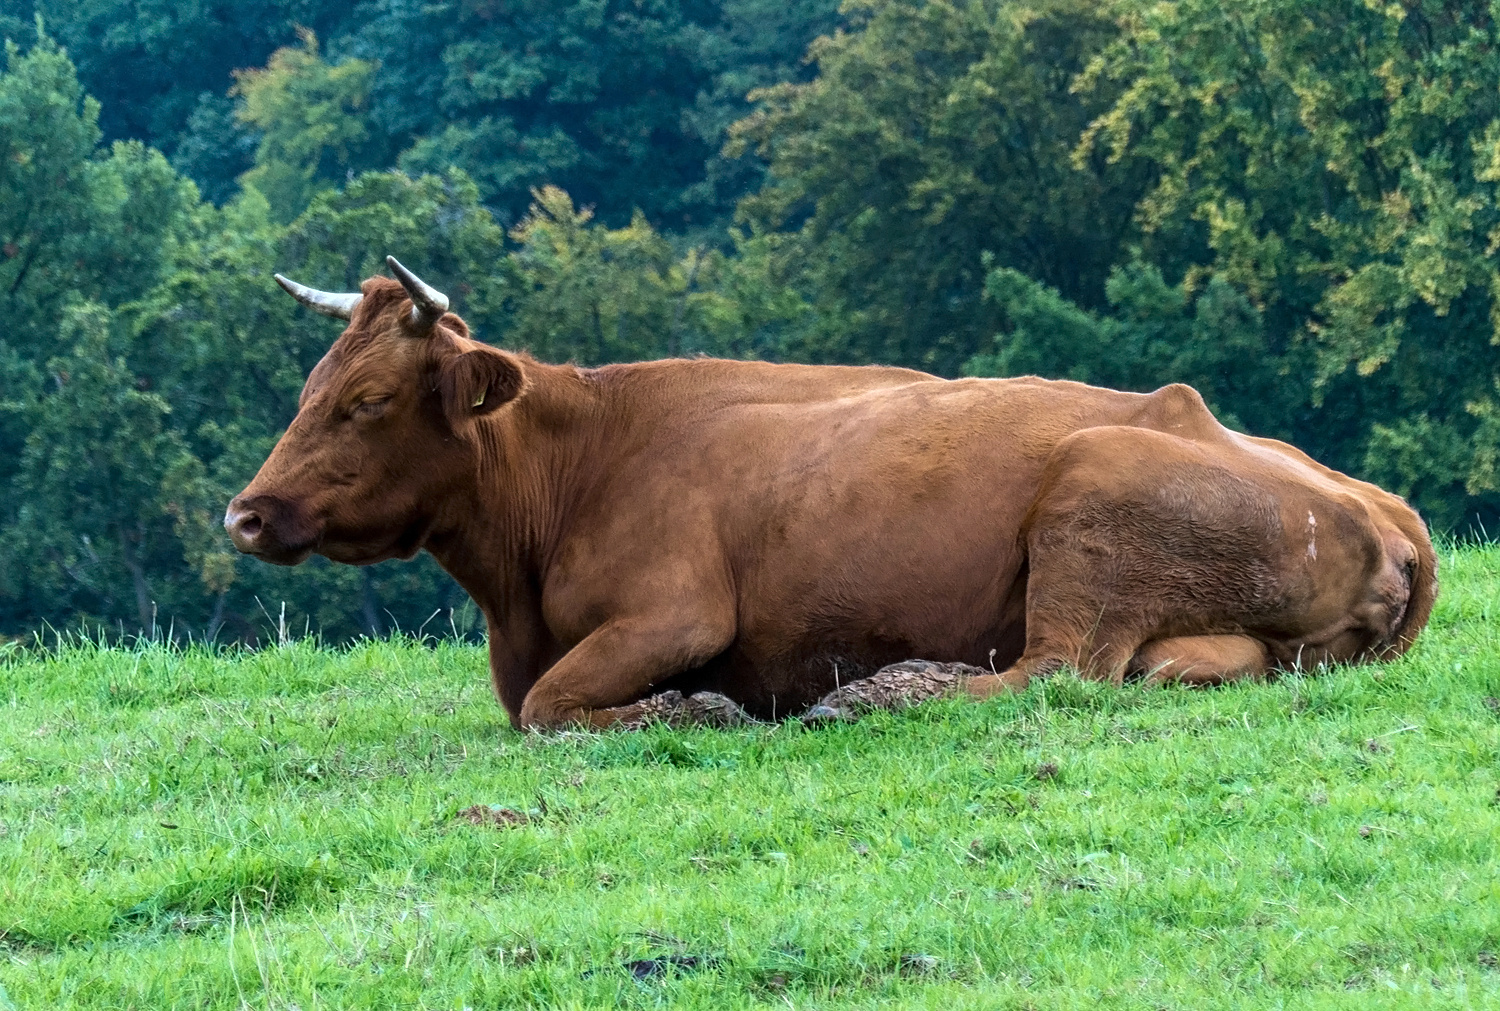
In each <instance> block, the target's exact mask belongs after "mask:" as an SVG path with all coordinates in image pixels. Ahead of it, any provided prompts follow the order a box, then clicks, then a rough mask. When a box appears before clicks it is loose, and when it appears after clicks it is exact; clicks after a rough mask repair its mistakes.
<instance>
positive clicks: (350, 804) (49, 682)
mask: <svg viewBox="0 0 1500 1011" xmlns="http://www.w3.org/2000/svg"><path fill="white" fill-rule="evenodd" d="M1497 597H1500V550H1494V549H1485V550H1480V549H1464V550H1457V551H1455V550H1448V551H1445V552H1444V572H1443V592H1442V596H1441V598H1440V600H1439V603H1438V608H1437V611H1436V614H1435V616H1434V620H1433V623H1432V625H1431V627H1430V628H1429V630H1428V632H1427V633H1426V634H1425V635H1424V637H1423V638H1422V640H1421V642H1420V644H1419V645H1418V648H1417V649H1416V650H1415V651H1414V652H1413V653H1412V654H1411V655H1410V656H1409V657H1407V658H1406V659H1404V660H1402V661H1401V662H1399V663H1396V664H1393V665H1390V666H1388V667H1385V668H1364V669H1350V670H1338V671H1333V672H1329V673H1327V674H1325V675H1323V676H1319V677H1307V678H1302V677H1287V678H1283V679H1282V680H1280V681H1278V682H1277V683H1274V684H1265V685H1246V686H1238V687H1232V688H1226V689H1217V690H1207V691H1188V690H1181V689H1160V690H1143V689H1136V688H1127V689H1124V690H1114V689H1110V688H1105V687H1100V686H1097V685H1092V684H1086V683H1082V682H1080V681H1078V680H1076V679H1070V678H1066V677H1059V678H1055V679H1052V680H1051V681H1050V682H1048V683H1047V684H1046V685H1045V686H1039V687H1033V688H1032V689H1031V690H1030V691H1028V692H1026V693H1024V694H1022V695H1018V696H1014V697H1011V698H1006V699H999V700H994V701H991V702H987V703H983V704H974V703H960V702H937V703H929V704H926V705H923V706H920V707H918V708H916V709H914V710H909V711H907V712H904V713H898V714H877V715H874V716H871V717H869V718H867V719H865V720H864V721H862V722H860V723H857V724H845V725H836V726H826V727H821V728H817V729H806V728H803V727H802V726H800V725H798V724H795V723H791V724H785V725H781V726H767V727H754V728H750V729H743V730H733V731H711V730H697V731H673V730H670V729H667V728H663V727H657V728H653V729H650V730H647V731H644V732H640V733H612V734H564V735H552V736H540V735H526V734H520V733H516V732H514V731H512V730H510V729H509V728H508V727H507V726H506V725H505V723H504V721H503V719H502V717H501V713H500V711H499V709H498V707H497V706H496V704H495V703H494V701H493V700H492V698H491V696H490V694H489V690H488V684H487V679H486V675H485V670H484V660H483V656H482V654H481V652H480V650H478V649H476V648H473V647H470V646H462V645H454V644H449V645H439V646H437V647H435V648H432V647H423V646H420V645H416V644H413V643H410V642H399V641H398V642H372V643H367V644H364V645H360V646H358V647H355V648H352V649H349V650H339V651H332V650H319V649H317V648H315V647H314V646H313V645H311V644H292V645H289V646H285V647H281V648H276V649H268V650H265V651H263V652H258V653H240V652H234V651H221V652H219V653H210V652H205V651H198V650H190V651H185V652H184V651H175V650H170V649H165V648H161V647H142V648H140V649H137V650H110V649H95V648H92V647H87V646H85V647H75V648H64V649H62V650H61V651H60V652H58V653H56V654H53V655H48V656H42V657H37V656H23V655H21V654H20V653H18V652H14V651H13V652H12V653H11V654H9V655H8V656H5V657H0V705H3V706H6V707H7V708H5V709H4V710H3V712H4V718H3V722H0V982H3V990H0V1009H9V1008H11V1007H18V1008H32V1007H36V1008H60V1007H80V1008H130V1007H134V1008H232V1007H243V1006H249V1007H255V1008H259V1007H270V1008H300V1009H303V1011H311V1009H314V1008H333V1007H370V1008H389V1007H410V1008H417V1007H423V1008H428V1007H430V1008H453V1009H459V1008H475V1009H478V1008H498V1007H526V1006H530V1007H561V1008H572V1007H604V1006H626V1007H692V1008H714V1009H719V1008H737V1007H758V1006H767V1007H782V1008H784V1007H794V1008H799V1009H800V1008H845V1007H875V1006H882V1007H886V1006H895V1007H920V1008H942V1009H944V1011H955V1009H960V1008H1034V1009H1044V1008H1089V1009H1095V1008H1206V1007H1234V1008H1260V1007H1266V1008H1270V1007H1275V1008H1311V1007H1319V1008H1321V1007H1339V1008H1342V1007H1349V1008H1355V1007H1357V1008H1369V1007H1390V1008H1397V1007H1400V1008H1407V1007H1500V806H1497V801H1500V796H1497V787H1500V701H1497V697H1500V633H1497V624H1496V621H1495V619H1496V617H1497V614H1496V610H1497V607H1496V601H1497ZM476 805H478V807H477V808H476V807H475V806H476ZM476 821H477V822H479V824H473V822H476Z"/></svg>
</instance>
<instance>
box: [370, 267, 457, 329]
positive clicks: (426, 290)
mask: <svg viewBox="0 0 1500 1011" xmlns="http://www.w3.org/2000/svg"><path fill="white" fill-rule="evenodd" d="M385 263H386V266H388V267H390V268H391V273H392V274H395V275H396V280H398V281H400V282H401V287H403V288H405V289H406V293H407V294H408V295H410V296H411V325H412V329H413V330H417V331H419V332H422V333H425V332H426V331H428V330H431V329H432V325H433V324H434V323H436V322H437V321H438V320H440V319H442V318H443V313H445V312H447V311H448V296H447V295H444V294H443V293H442V292H440V291H438V290H437V289H436V288H434V287H433V286H432V285H430V284H428V283H427V282H426V281H424V280H422V279H421V278H420V277H418V276H417V275H416V274H413V273H412V272H411V271H409V270H407V269H406V268H405V267H403V266H401V261H400V260H398V259H396V258H395V257H394V256H387V257H386V258H385Z"/></svg>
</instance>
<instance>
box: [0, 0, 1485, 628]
mask: <svg viewBox="0 0 1500 1011" xmlns="http://www.w3.org/2000/svg"><path fill="white" fill-rule="evenodd" d="M1497 18H1500V3H1481V2H1476V0H1400V2H1392V3H1384V2H1381V0H1243V2H1239V3H1234V4H1223V3H1221V2H1219V0H1171V2H1161V0H1095V2H1089V3H1083V2H1079V0H930V2H920V0H851V2H848V3H845V4H844V5H843V6H842V7H841V8H840V7H838V6H836V4H835V3H834V2H833V0H776V2H773V0H549V2H547V3H540V2H536V0H510V2H503V0H446V2H441V0H440V2H427V0H422V2H419V0H365V2H361V3H356V4H351V3H348V2H347V0H345V2H340V3H334V2H330V0H270V2H266V3H261V4H244V3H229V2H227V0H67V2H62V0H0V36H3V37H5V38H7V39H9V40H10V41H9V42H8V43H7V47H6V56H5V66H4V71H3V73H0V632H5V633H9V634H24V633H27V632H31V631H34V630H36V629H38V628H41V627H44V626H45V625H47V624H51V625H52V626H54V627H76V626H77V625H78V624H79V623H80V622H82V623H85V624H88V625H90V626H95V627H97V626H99V625H103V626H106V627H108V628H114V629H116V630H118V631H123V632H134V631H136V630H140V629H152V628H157V629H159V630H162V631H166V630H168V629H170V630H171V631H172V633H173V634H175V635H179V636H181V635H186V634H191V635H193V636H194V637H198V636H216V637H218V638H220V639H232V638H245V639H256V638H261V637H264V636H265V635H266V634H267V633H268V630H269V629H271V628H273V627H274V626H276V625H279V624H281V623H282V622H283V621H284V622H285V624H286V625H287V626H290V627H291V628H292V629H294V630H296V631H298V632H300V631H301V630H302V629H304V628H311V629H313V630H320V631H321V632H322V633H323V634H324V635H325V636H328V637H329V638H332V639H338V638H343V637H347V636H351V635H358V634H361V633H367V632H368V633H380V632H383V631H387V630H389V629H390V628H391V626H392V625H393V624H398V625H399V626H400V627H402V628H405V629H408V630H411V629H415V628H417V627H418V626H420V625H421V624H422V623H423V622H424V621H428V620H431V621H433V622H435V625H434V626H432V627H441V628H445V629H446V628H447V627H449V622H450V617H451V621H452V623H453V627H456V628H458V629H459V630H461V631H466V630H472V629H473V624H474V617H473V615H472V609H471V608H465V607H464V606H463V605H464V602H465V598H464V596H463V594H462V592H461V591H459V590H458V589H457V588H456V587H454V586H453V585H452V584H451V582H449V581H448V580H447V579H446V577H445V576H443V574H442V573H441V572H440V571H439V570H437V568H436V566H435V565H433V564H432V563H431V561H430V560H422V561H418V562H415V563H386V564H383V565H380V566H375V567H372V568H368V569H353V568H343V567H335V566H331V565H328V564H325V563H322V562H321V561H315V562H313V563H310V564H309V565H307V566H303V567H301V568H299V569H292V570H288V569H279V568H275V567H273V566H269V565H265V564H262V563H259V562H256V561H254V560H251V559H247V558H242V557H239V556H237V555H235V554H234V552H233V550H232V548H231V547H230V545H229V543H228V540H227V538H226V537H225V536H224V535H223V533H222V531H221V529H220V526H219V522H220V517H221V515H222V513H223V509H224V505H225V503H226V502H227V501H228V499H229V497H230V496H231V495H232V494H233V493H234V492H235V491H237V490H238V489H239V488H240V487H242V486H243V485H244V483H245V482H246V481H247V480H248V478H249V477H250V476H251V475H252V474H253V473H254V471H255V470H256V468H257V466H258V465H259V463H260V461H261V460H262V459H263V457H264V455H265V454H266V452H267V451H268V450H269V448H270V446H271V445H272V443H273V442H274V441H275V438H276V436H277V434H278V433H279V432H280V431H281V430H282V429H283V428H284V427H285V426H286V424H287V422H288V421H289V420H290V418H291V417H292V415H293V413H294V410H295V404H296V397H297V392H298V390H299V389H300V387H301V384H302V380H303V377H304V376H305V375H306V373H307V371H308V370H309V369H310V368H311V366H312V365H313V364H314V363H315V362H316V361H317V359H318V358H319V357H320V356H321V354H322V353H323V351H324V350H325V349H326V348H327V346H328V345H329V344H330V343H331V342H332V340H333V339H334V337H335V336H336V335H337V327H336V325H335V324H332V323H331V322H329V321H328V320H325V319H323V318H321V317H317V316H314V315H313V314H311V313H309V312H308V311H307V310H305V309H301V308H299V307H297V306H296V305H295V304H294V303H293V302H292V300H291V299H289V298H287V297H286V296H285V295H283V294H282V293H281V292H280V291H279V290H277V289H276V288H275V287H274V285H273V283H272V282H271V272H272V271H273V270H280V271H282V272H283V273H286V274H288V275H289V276H291V277H293V278H296V279H297V280H299V281H302V282H303V283H306V284H311V285H315V286H318V287H322V288H327V289H335V290H338V289H342V290H352V289H353V288H354V287H355V286H356V285H357V283H358V282H359V280H360V279H361V278H362V277H365V276H368V275H369V274H372V273H375V272H376V271H377V270H378V269H379V267H380V265H381V258H382V257H383V256H384V255H385V254H386V253H388V252H389V253H394V254H396V255H397V256H399V257H401V258H402V260H403V261H404V262H405V263H407V264H408V265H410V266H411V267H413V268H414V269H415V270H417V271H418V272H419V273H420V274H422V275H423V277H424V278H426V279H427V280H429V281H431V282H432V283H434V284H435V285H437V286H438V287H440V288H442V289H444V290H445V291H447V292H448V293H449V294H450V295H451V296H452V297H453V299H454V303H455V306H454V307H455V309H456V310H457V311H459V312H461V313H462V314H463V315H464V316H465V318H466V319H467V320H468V321H469V322H470V324H471V325H472V326H473V327H474V328H475V330H476V331H477V334H478V335H479V336H481V337H482V338H483V339H486V340H489V341H491V342H493V343H497V344H501V345H505V346H509V347H521V348H528V349H530V350H531V351H532V352H533V353H535V354H537V355H539V356H541V357H543V358H547V359H551V360H567V359H572V360H575V361H578V362H581V363H588V364H593V363H599V362H606V361H619V360H630V359H638V358H649V357H659V356H665V355H677V354H688V353H694V352H705V353H709V354H715V355H730V356H753V357H762V358H770V359H778V360H800V361H814V362H874V361H878V362H889V363H894V364H903V365H911V366H915V367H918V368H923V369H927V370H930V371H933V372H937V373H939V374H942V375H949V376H954V375H960V374H969V375H1013V374H1023V373H1038V374H1042V375H1049V376H1061V377H1070V378H1076V379H1082V380H1086V381H1090V382H1095V383H1101V384H1106V385H1111V386H1118V387H1124V388H1132V389H1151V388H1154V387H1156V386H1158V385H1161V384H1163V383H1166V382H1170V381H1184V382H1188V383H1192V384H1194V385H1195V386H1197V387H1198V388H1199V389H1200V390H1201V391H1202V392H1203V394H1204V395H1205V397H1206V398H1207V399H1208V401H1209V403H1210V404H1211V405H1212V406H1213V407H1214V409H1215V410H1216V411H1217V412H1218V413H1219V415H1220V417H1221V418H1222V419H1223V420H1224V421H1225V422H1226V423H1227V424H1230V425H1232V426H1236V427H1240V428H1243V429H1246V430H1249V431H1252V432H1256V433H1259V434H1264V435H1270V436H1275V437H1278V438H1283V439H1288V440H1290V441H1292V442H1294V443H1296V444H1297V445H1299V446H1301V447H1303V448H1304V449H1306V450H1308V451H1309V452H1311V453H1312V454H1313V455H1315V456H1317V457H1318V458H1320V459H1322V460H1323V461H1325V462H1327V463H1329V464H1331V465H1334V466H1337V467H1340V468H1343V469H1346V470H1349V471H1351V472H1353V473H1356V474H1359V475H1361V476H1364V477H1367V478H1370V479H1372V480H1375V481H1378V482H1380V483H1381V484H1383V485H1385V486H1386V487H1388V488H1391V489H1393V490H1395V491H1398V492H1400V493H1402V494H1404V495H1407V496H1408V497H1410V498H1411V499H1412V500H1413V501H1414V502H1415V503H1416V504H1417V505H1418V507H1419V508H1421V509H1422V511H1423V512H1424V514H1425V515H1426V516H1427V518H1428V519H1429V521H1430V522H1431V523H1433V524H1434V526H1436V527H1439V528H1444V529H1451V530H1458V531H1459V532H1468V531H1469V530H1471V529H1479V530H1483V529H1485V525H1486V524H1489V529H1494V523H1495V518H1496V517H1497V514H1500V471H1497V467H1500V264H1497V259H1496V254H1497V250H1500V29H1497ZM434 615H436V616H435V617H434Z"/></svg>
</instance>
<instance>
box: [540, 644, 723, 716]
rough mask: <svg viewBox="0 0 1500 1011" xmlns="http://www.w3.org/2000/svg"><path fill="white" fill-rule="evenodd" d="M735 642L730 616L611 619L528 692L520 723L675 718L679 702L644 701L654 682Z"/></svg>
mask: <svg viewBox="0 0 1500 1011" xmlns="http://www.w3.org/2000/svg"><path fill="white" fill-rule="evenodd" d="M733 639H734V623H733V619H732V618H730V617H728V616H725V617H722V618H716V617H709V616H702V617H699V618H697V619H684V618H681V617H675V618H673V619H670V620H666V619H659V618H652V617H640V618H628V619H615V620H613V621H609V622H606V623H605V624H604V625H601V626H600V627H599V628H597V629H595V630H594V631H593V632H592V633H590V634H589V635H588V636H587V637H586V638H585V639H584V640H583V641H582V642H580V643H579V644H578V645H576V646H574V647H573V648H572V649H570V650H569V651H568V652H567V654H566V655H564V656H563V658H562V659H561V660H559V661H558V662H557V663H556V664H554V665H553V666H552V668H551V669H550V670H548V671H547V673H545V674H543V675H542V677H541V678H540V680H538V681H537V683H536V684H535V685H533V686H532V688H531V690H530V691H529V692H527V693H526V701H525V702H524V703H522V705H521V726H523V727H526V728H528V729H537V730H555V729H560V728H563V727H568V726H584V727H593V728H601V729H602V728H604V727H610V726H617V725H621V724H624V725H627V726H635V725H639V724H640V723H643V722H646V721H648V720H651V719H654V718H655V719H670V715H669V713H668V712H667V710H672V711H675V708H676V707H675V703H676V702H677V701H678V700H676V699H671V698H670V697H668V698H667V699H665V700H660V701H658V700H653V699H648V698H646V697H645V696H646V695H647V694H648V693H649V692H650V691H651V689H652V687H653V686H655V685H658V684H661V683H662V682H663V681H666V680H667V679H668V678H671V677H675V676H676V675H678V674H681V673H682V672H683V671H686V670H689V669H691V668H693V667H697V666H699V665H700V664H703V663H705V662H707V661H708V660H710V659H712V658H713V657H715V656H717V655H718V654H719V653H722V652H723V651H724V650H725V649H726V648H727V647H728V646H729V644H730V642H731V641H732V640H733ZM679 698H680V697H679ZM695 699H696V697H695ZM691 701H693V700H685V703H686V702H691ZM700 701H701V700H700ZM685 703H684V704H685ZM664 705H665V707H666V709H664V708H663V707H664ZM658 710H662V711H661V712H658Z"/></svg>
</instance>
